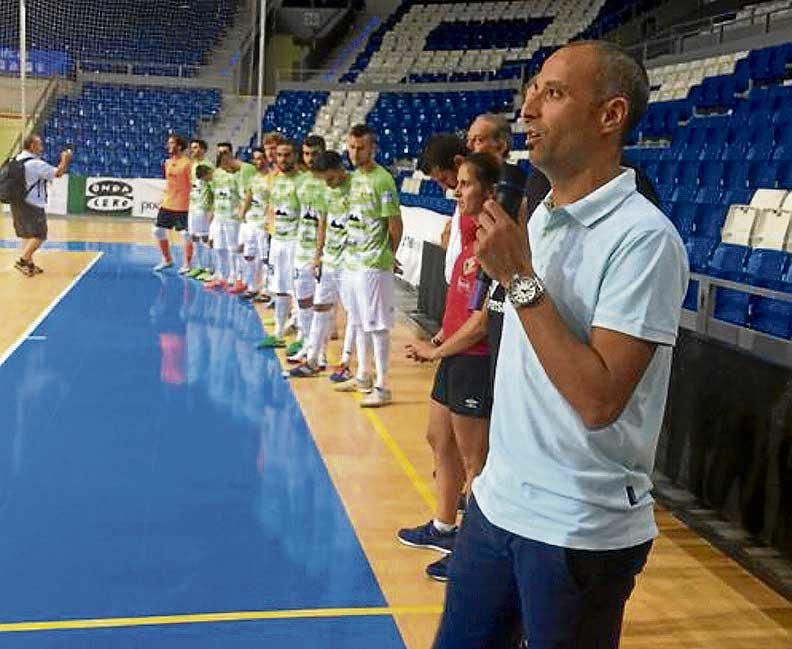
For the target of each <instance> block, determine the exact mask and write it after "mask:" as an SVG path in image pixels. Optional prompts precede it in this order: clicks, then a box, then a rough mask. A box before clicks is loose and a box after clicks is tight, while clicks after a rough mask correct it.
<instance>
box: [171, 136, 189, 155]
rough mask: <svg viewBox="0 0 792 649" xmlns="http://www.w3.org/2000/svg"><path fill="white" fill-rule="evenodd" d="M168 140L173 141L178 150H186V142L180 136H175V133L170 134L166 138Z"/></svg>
mask: <svg viewBox="0 0 792 649" xmlns="http://www.w3.org/2000/svg"><path fill="white" fill-rule="evenodd" d="M168 139H169V140H173V141H174V142H176V145H177V146H178V147H179V150H181V151H184V150H185V149H186V148H187V140H186V138H183V137H182V136H181V135H176V133H171V134H170V135H169V136H168Z"/></svg>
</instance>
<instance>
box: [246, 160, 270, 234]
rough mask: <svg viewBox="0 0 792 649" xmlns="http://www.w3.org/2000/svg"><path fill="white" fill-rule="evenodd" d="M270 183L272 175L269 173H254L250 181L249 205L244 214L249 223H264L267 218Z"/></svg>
mask: <svg viewBox="0 0 792 649" xmlns="http://www.w3.org/2000/svg"><path fill="white" fill-rule="evenodd" d="M271 185H272V176H270V175H269V174H266V175H262V174H260V173H259V174H256V177H255V178H253V180H251V181H250V207H249V208H248V211H247V214H245V220H246V221H248V222H249V223H258V224H264V222H265V221H266V220H267V209H268V208H269V202H270V187H271Z"/></svg>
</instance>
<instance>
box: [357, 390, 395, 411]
mask: <svg viewBox="0 0 792 649" xmlns="http://www.w3.org/2000/svg"><path fill="white" fill-rule="evenodd" d="M392 402H393V395H392V394H391V391H390V390H388V389H387V388H374V390H372V391H371V393H369V394H367V395H366V396H365V397H363V399H362V400H361V401H360V407H361V408H381V407H382V406H387V405H388V404H389V403H392Z"/></svg>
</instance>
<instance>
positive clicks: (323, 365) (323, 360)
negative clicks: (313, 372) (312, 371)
mask: <svg viewBox="0 0 792 649" xmlns="http://www.w3.org/2000/svg"><path fill="white" fill-rule="evenodd" d="M327 365H328V363H327V354H325V353H324V352H322V353H321V354H319V368H320V369H321V370H322V371H323V372H324V371H325V370H326V369H327Z"/></svg>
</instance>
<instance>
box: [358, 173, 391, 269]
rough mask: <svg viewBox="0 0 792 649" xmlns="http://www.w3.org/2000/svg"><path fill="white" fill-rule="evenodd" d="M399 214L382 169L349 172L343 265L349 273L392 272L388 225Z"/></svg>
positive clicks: (386, 176) (387, 177) (388, 182)
mask: <svg viewBox="0 0 792 649" xmlns="http://www.w3.org/2000/svg"><path fill="white" fill-rule="evenodd" d="M398 214H400V211H399V193H398V191H397V190H396V182H395V181H394V180H393V176H391V175H390V174H389V173H388V172H387V171H386V170H385V169H384V168H383V167H381V166H380V165H375V167H374V168H373V169H372V170H371V171H369V172H364V171H362V170H360V169H356V170H355V171H353V172H352V176H351V179H350V189H349V220H348V221H347V250H346V258H345V264H346V267H347V269H349V270H363V269H367V268H372V269H379V270H392V269H393V252H392V251H391V247H390V239H389V236H388V221H389V219H390V218H391V217H392V216H396V215H398Z"/></svg>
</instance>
